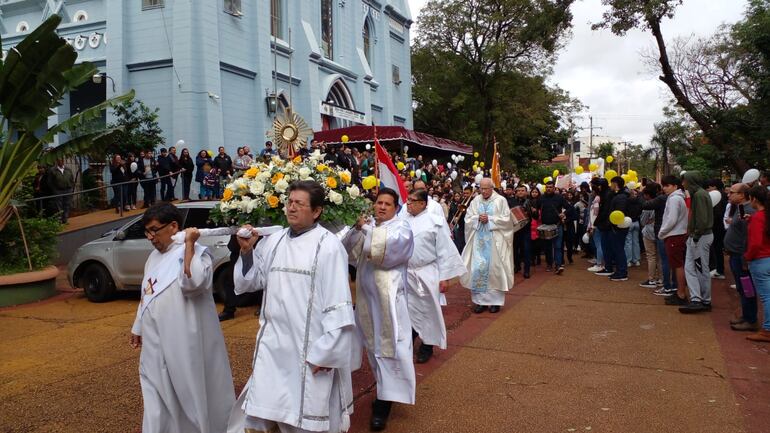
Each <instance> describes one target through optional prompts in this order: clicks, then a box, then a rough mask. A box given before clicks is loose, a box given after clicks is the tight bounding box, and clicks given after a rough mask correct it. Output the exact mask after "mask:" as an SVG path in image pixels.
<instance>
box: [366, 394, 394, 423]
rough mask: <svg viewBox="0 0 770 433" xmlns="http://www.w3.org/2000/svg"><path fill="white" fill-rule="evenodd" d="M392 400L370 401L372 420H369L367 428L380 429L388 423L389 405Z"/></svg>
mask: <svg viewBox="0 0 770 433" xmlns="http://www.w3.org/2000/svg"><path fill="white" fill-rule="evenodd" d="M392 404H393V402H392V401H385V400H379V399H375V400H374V401H373V402H372V420H371V421H370V422H369V429H370V430H372V431H382V430H385V427H386V426H387V424H388V417H389V416H390V407H391V405H392Z"/></svg>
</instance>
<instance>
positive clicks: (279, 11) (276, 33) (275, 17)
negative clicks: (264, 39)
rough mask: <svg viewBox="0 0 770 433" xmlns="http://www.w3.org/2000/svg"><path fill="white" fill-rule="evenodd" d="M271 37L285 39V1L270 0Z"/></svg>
mask: <svg viewBox="0 0 770 433" xmlns="http://www.w3.org/2000/svg"><path fill="white" fill-rule="evenodd" d="M270 35H271V36H273V37H276V38H278V39H283V0H270Z"/></svg>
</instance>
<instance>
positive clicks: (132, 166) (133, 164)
mask: <svg viewBox="0 0 770 433" xmlns="http://www.w3.org/2000/svg"><path fill="white" fill-rule="evenodd" d="M130 167H131V173H133V172H135V171H136V169H137V168H139V166H138V165H136V163H135V162H132V163H131V166H130Z"/></svg>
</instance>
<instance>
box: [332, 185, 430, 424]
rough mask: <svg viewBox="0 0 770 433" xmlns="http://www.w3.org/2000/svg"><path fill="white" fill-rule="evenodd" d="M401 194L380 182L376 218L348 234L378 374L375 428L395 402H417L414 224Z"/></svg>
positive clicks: (361, 321)
mask: <svg viewBox="0 0 770 433" xmlns="http://www.w3.org/2000/svg"><path fill="white" fill-rule="evenodd" d="M397 206H398V194H397V193H396V192H395V191H394V190H392V189H390V188H380V190H379V192H378V195H377V199H376V202H375V204H374V221H365V220H364V219H363V218H362V219H361V220H359V222H358V224H356V226H355V227H354V228H353V229H352V230H350V232H348V234H347V235H346V236H345V237H344V238H343V241H342V242H343V244H345V247H346V248H347V250H348V254H349V255H350V260H351V263H352V264H354V265H355V266H356V325H357V327H358V330H359V334H360V335H361V337H362V339H363V342H364V346H365V347H366V352H367V355H368V358H369V365H370V366H371V367H372V371H373V372H374V377H375V379H376V380H377V398H376V399H375V401H374V404H373V410H372V418H371V421H370V428H371V429H372V430H374V431H380V430H382V429H384V428H385V425H386V424H387V421H388V416H389V415H390V408H391V404H392V402H394V401H395V402H399V403H406V404H414V397H415V384H416V382H415V373H414V363H413V362H412V325H411V322H410V321H409V311H408V309H407V299H406V298H407V294H406V267H407V263H408V261H409V257H411V256H412V249H413V241H412V230H411V229H410V228H409V224H408V223H407V222H406V221H404V220H402V219H400V218H398V217H396V210H397V209H396V208H397Z"/></svg>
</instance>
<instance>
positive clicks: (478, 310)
mask: <svg viewBox="0 0 770 433" xmlns="http://www.w3.org/2000/svg"><path fill="white" fill-rule="evenodd" d="M486 309H487V307H486V306H484V305H474V306H473V312H474V313H476V314H481V313H483V312H484V310H486Z"/></svg>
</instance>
